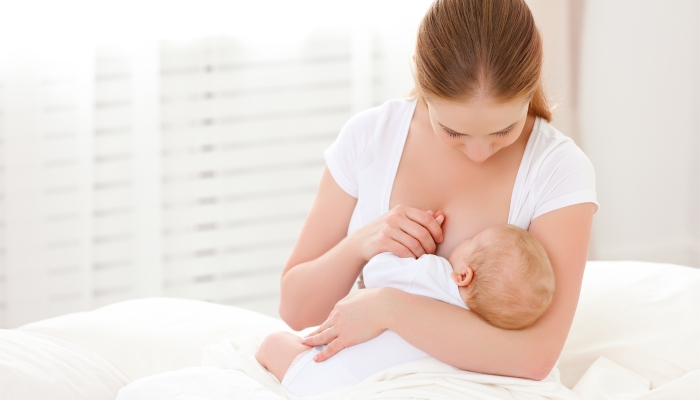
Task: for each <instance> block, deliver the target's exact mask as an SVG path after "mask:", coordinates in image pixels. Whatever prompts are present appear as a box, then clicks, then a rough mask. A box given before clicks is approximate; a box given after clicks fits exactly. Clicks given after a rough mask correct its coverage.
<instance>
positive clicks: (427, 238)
mask: <svg viewBox="0 0 700 400" xmlns="http://www.w3.org/2000/svg"><path fill="white" fill-rule="evenodd" d="M401 229H402V230H403V231H404V232H406V233H407V234H409V235H410V236H411V237H412V238H415V240H416V241H418V243H419V244H420V246H421V250H424V252H425V253H428V254H433V253H435V249H436V246H435V240H434V239H433V237H432V236H431V234H430V232H428V230H427V229H426V228H425V227H424V226H422V225H420V224H418V223H417V222H413V221H412V220H410V219H409V220H408V221H404V223H403V224H401ZM411 250H413V249H411ZM421 255H422V254H420V255H416V256H418V257H420V256H421Z"/></svg>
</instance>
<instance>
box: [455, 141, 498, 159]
mask: <svg viewBox="0 0 700 400" xmlns="http://www.w3.org/2000/svg"><path fill="white" fill-rule="evenodd" d="M462 152H463V153H464V154H465V155H466V156H467V157H469V159H470V160H472V161H474V162H475V163H477V164H480V163H482V162H484V161H486V160H487V159H488V158H489V157H491V154H493V151H492V146H491V144H490V143H469V144H468V145H465V146H464V147H463V148H462Z"/></svg>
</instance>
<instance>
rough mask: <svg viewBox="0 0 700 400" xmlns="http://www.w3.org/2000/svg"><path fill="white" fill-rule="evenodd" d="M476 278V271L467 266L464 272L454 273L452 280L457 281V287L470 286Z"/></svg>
mask: <svg viewBox="0 0 700 400" xmlns="http://www.w3.org/2000/svg"><path fill="white" fill-rule="evenodd" d="M473 278H474V270H473V269H472V267H470V266H467V267H466V268H465V269H464V271H461V272H457V271H452V279H453V280H454V281H455V283H456V284H457V286H469V284H470V283H472V279H473Z"/></svg>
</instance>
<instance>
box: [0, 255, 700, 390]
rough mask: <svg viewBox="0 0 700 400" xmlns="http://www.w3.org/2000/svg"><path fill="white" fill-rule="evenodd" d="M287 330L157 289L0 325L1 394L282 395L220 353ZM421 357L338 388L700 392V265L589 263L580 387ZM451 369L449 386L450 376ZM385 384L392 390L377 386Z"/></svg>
mask: <svg viewBox="0 0 700 400" xmlns="http://www.w3.org/2000/svg"><path fill="white" fill-rule="evenodd" d="M281 329H288V328H286V326H285V325H284V324H283V323H282V322H281V321H279V320H276V319H274V318H270V317H267V316H264V315H260V314H257V313H253V312H250V311H246V310H243V309H239V308H235V307H227V306H222V305H216V304H210V303H205V302H199V301H192V300H182V299H170V298H150V299H141V300H131V301H125V302H121V303H116V304H113V305H110V306H106V307H103V308H100V309H97V310H93V311H90V312H85V313H75V314H69V315H65V316H61V317H57V318H51V319H48V320H43V321H39V322H35V323H32V324H28V325H25V326H22V327H20V328H18V329H13V330H0V399H2V400H19V399H21V400H25V399H56V400H64V399H66V400H67V399H71V400H81V399H86V400H87V399H90V400H101V399H115V398H116V397H117V393H118V392H119V391H120V390H121V389H122V388H124V387H125V386H126V385H129V387H128V388H127V389H124V390H123V391H122V395H120V398H121V397H122V396H125V393H126V394H128V393H146V392H143V391H142V392H139V391H138V390H145V389H143V388H148V387H149V385H151V387H152V388H154V387H157V388H160V389H159V390H158V391H157V392H158V396H155V397H154V396H151V397H146V396H145V395H144V396H141V397H140V398H149V399H161V398H162V399H166V398H167V399H215V398H216V399H218V398H222V399H223V398H246V399H282V398H285V397H286V395H285V394H284V393H283V392H282V391H280V389H279V388H278V387H274V386H275V385H276V383H275V382H273V381H266V382H263V381H265V379H267V378H266V377H265V376H263V375H260V372H259V371H257V372H256V371H254V369H255V368H253V369H250V368H251V367H250V366H248V367H245V368H243V367H241V366H240V365H238V366H236V365H233V366H232V365H228V364H226V363H227V361H221V360H219V361H220V362H219V363H218V364H217V363H216V360H215V361H214V362H212V361H211V358H212V355H211V354H214V353H215V351H216V349H217V348H218V349H224V347H222V346H226V345H227V343H228V346H233V347H235V348H236V351H238V352H239V353H241V354H244V353H253V352H254V351H255V349H256V348H257V346H258V345H259V343H260V342H261V341H262V339H263V338H264V336H265V335H266V334H267V333H268V332H271V331H275V330H281ZM210 345H215V346H213V347H212V346H210ZM207 346H210V347H208V348H207V349H208V350H207V351H205V347H207ZM217 346H218V347H217ZM212 349H214V350H212ZM224 350H225V349H224ZM207 352H209V353H211V354H205V353H207ZM203 356H204V357H203ZM208 357H209V358H208ZM213 358H214V359H215V358H216V354H214V357H213ZM207 359H209V360H210V361H209V362H207ZM203 364H205V365H208V366H202V365H203ZM419 367H420V368H423V369H424V370H422V372H423V373H422V374H421V373H418V374H416V373H413V374H410V373H408V372H410V371H408V369H407V368H409V367H406V366H404V367H403V369H396V370H392V371H390V373H388V374H384V375H382V376H379V377H376V378H374V379H370V381H372V382H369V383H367V384H365V383H363V385H365V386H363V388H364V390H365V391H364V392H357V391H355V392H345V393H342V394H338V395H337V396H336V397H335V398H340V397H344V398H379V397H385V398H386V397H391V398H410V397H418V398H425V397H428V398H450V396H454V394H455V393H462V394H463V396H460V397H464V398H467V397H469V393H473V390H474V388H475V387H486V386H488V385H491V386H489V387H491V388H494V387H495V388H497V389H499V390H501V392H497V391H493V390H492V391H490V392H489V391H484V392H483V393H482V392H479V393H480V394H479V393H476V394H474V398H531V399H535V398H546V397H551V398H583V399H586V400H588V399H591V400H592V399H609V400H614V399H620V400H622V399H625V400H633V399H634V400H637V399H639V400H642V399H644V400H651V399H700V270H697V269H693V268H688V267H680V266H675V265H669V264H653V263H642V262H589V263H588V265H587V268H586V273H585V276H584V282H583V289H582V293H581V299H580V302H579V306H578V310H577V313H576V317H575V320H574V325H573V327H572V329H571V333H570V335H569V338H568V340H567V343H566V346H565V348H564V351H563V353H562V356H561V358H560V360H559V363H558V370H559V373H560V378H561V383H562V384H563V386H561V388H562V389H563V390H564V391H566V393H567V394H566V396H570V397H566V396H565V397H557V396H558V395H557V396H555V395H552V396H548V395H547V394H546V393H544V394H542V393H539V392H527V391H526V392H527V393H526V392H520V391H519V390H520V389H518V388H516V389H512V388H513V387H514V386H513V385H512V381H503V380H501V379H502V377H491V376H487V375H480V374H471V375H467V374H468V373H462V372H461V371H453V370H449V369H445V367H446V366H444V365H442V366H441V365H438V364H431V365H421V366H419ZM426 368H427V369H426ZM409 369H410V368H409ZM188 371H189V372H188ZM191 371H196V373H197V374H198V375H196V376H198V377H203V376H205V377H210V378H206V379H212V380H213V381H212V382H214V383H212V382H209V381H206V382H205V381H201V380H200V381H197V382H195V381H194V380H192V381H187V379H190V378H188V376H190V377H192V376H195V375H192V372H191ZM440 371H443V372H442V373H440ZM188 373H189V374H190V375H187V374H188ZM207 374H208V375H207ZM217 374H219V375H220V376H219V378H220V380H219V381H216V379H219V378H217V376H218V375H217ZM236 374H237V375H236ZM450 374H452V375H450ZM448 375H450V376H451V378H450V379H449V382H450V383H449V385H447V384H445V383H444V382H443V381H445V379H443V378H445V376H448ZM407 377H409V378H410V379H408V378H407ZM418 378H420V379H418ZM198 379H199V378H198ZM402 379H403V380H402ZM440 379H443V380H442V381H441V380H440ZM131 382H135V383H133V384H130V383H131ZM258 382H260V383H258ZM397 382H405V383H401V384H397ZM441 382H442V383H441ZM224 383H225V384H224ZM178 384H180V385H181V386H182V387H175V386H177V385H178ZM219 384H221V385H224V386H226V385H228V386H226V387H227V388H226V390H229V389H231V387H233V386H236V385H237V386H236V390H238V391H236V390H234V391H231V390H229V391H228V392H227V391H226V390H224V386H221V388H219V389H220V390H219V392H218V394H215V393H214V389H215V388H217V385H219ZM528 384H529V383H528V382H524V385H525V386H527V385H528ZM154 385H155V386H154ZM158 385H161V386H158ZM168 385H171V386H168ZM173 385H175V386H173ZM197 385H199V386H197ZM232 385H233V386H232ZM246 385H247V386H246ZM372 385H373V386H372ZM382 385H383V386H382ZM402 385H403V386H402ZM469 385H472V388H471V389H470V390H472V392H470V391H468V390H467V388H466V387H467V386H469ZM485 385H486V386H485ZM509 385H510V386H509ZM462 386H464V388H463V387H462ZM516 386H517V385H516ZM525 386H523V387H525ZM184 387H187V390H185V389H183V388H184ZM197 387H199V388H200V389H196V388H197ZM202 387H206V388H208V389H210V391H209V392H206V391H202V390H201V388H202ZM380 387H381V388H382V391H381V393H380V392H378V391H377V390H378V389H377V390H375V389H376V388H380ZM130 388H135V389H133V390H132V389H130ZM163 388H165V389H163ZM168 388H170V389H172V391H171V392H168V390H166V389H168ZM193 388H194V389H193ZM212 388H214V389H212ZM368 388H369V389H368ZM567 388H568V389H567ZM137 389H138V390H137ZM462 389H464V391H463V392H462V391H461V390H462ZM569 389H573V390H569ZM130 390H131V392H130ZM197 390H199V392H198V393H200V394H199V395H198V394H197V392H196V391H197ZM217 390H218V389H217ZM510 391H512V392H510ZM127 392H128V393H127ZM487 392H488V393H487ZM231 393H239V394H240V395H239V396H238V397H235V396H233V397H232V395H231ZM358 393H359V394H358ZM362 393H364V394H362ZM377 393H379V394H377ZM426 393H428V395H426ZM448 393H451V394H448ZM494 393H504V394H503V395H502V397H501V395H499V394H494ZM557 393H559V392H557ZM562 393H563V392H562ZM433 394H434V395H433ZM217 396H218V397H217ZM127 397H128V396H127ZM137 397H138V396H137ZM125 398H126V397H125ZM329 398H333V397H332V396H331V397H329Z"/></svg>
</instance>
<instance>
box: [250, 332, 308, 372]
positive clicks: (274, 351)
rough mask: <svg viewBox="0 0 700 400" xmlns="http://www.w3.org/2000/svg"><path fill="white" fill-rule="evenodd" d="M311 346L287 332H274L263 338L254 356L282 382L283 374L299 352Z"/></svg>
mask: <svg viewBox="0 0 700 400" xmlns="http://www.w3.org/2000/svg"><path fill="white" fill-rule="evenodd" d="M310 348H311V347H309V346H304V345H303V344H301V338H300V337H299V336H296V335H293V334H291V333H289V332H275V333H271V334H269V335H268V336H267V337H266V338H265V340H263V342H262V344H261V345H260V348H259V349H258V352H257V353H255V358H256V359H257V360H258V362H259V363H260V364H262V366H263V367H265V368H267V370H268V371H270V372H271V373H272V375H274V376H275V377H276V378H277V380H278V381H280V382H282V378H283V377H284V374H285V373H286V372H287V370H288V369H289V366H290V365H292V361H294V359H295V358H296V356H298V355H299V354H301V353H303V352H305V351H306V350H309V349H310Z"/></svg>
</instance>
